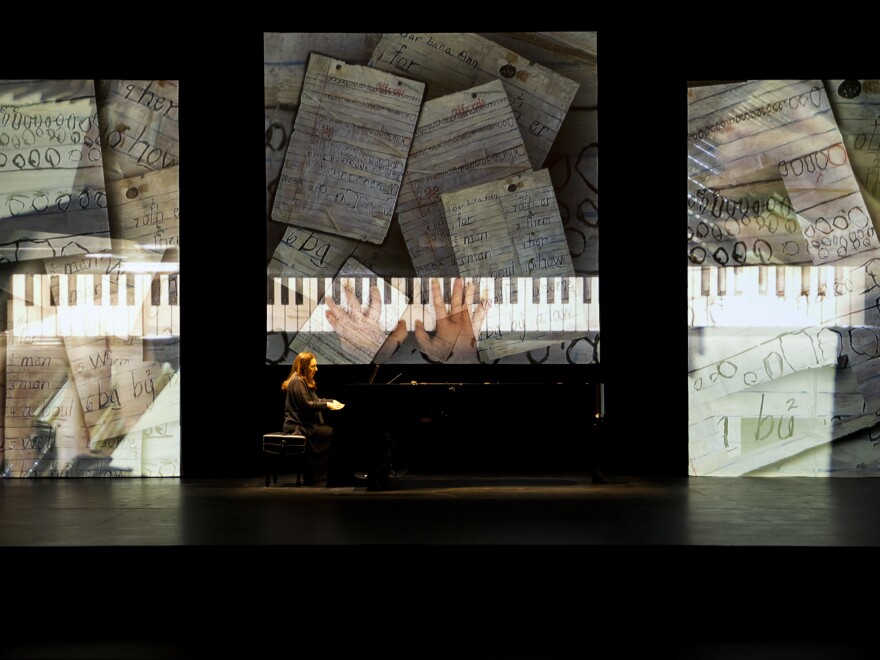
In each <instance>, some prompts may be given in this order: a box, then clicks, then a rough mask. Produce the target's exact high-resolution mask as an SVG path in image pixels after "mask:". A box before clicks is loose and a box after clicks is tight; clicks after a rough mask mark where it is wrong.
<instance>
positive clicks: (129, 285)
mask: <svg viewBox="0 0 880 660" xmlns="http://www.w3.org/2000/svg"><path fill="white" fill-rule="evenodd" d="M133 277H134V276H133V275H129V276H128V277H127V278H126V281H125V304H126V305H128V306H129V307H133V306H134V304H135V301H134V280H133V279H132V278H133Z"/></svg>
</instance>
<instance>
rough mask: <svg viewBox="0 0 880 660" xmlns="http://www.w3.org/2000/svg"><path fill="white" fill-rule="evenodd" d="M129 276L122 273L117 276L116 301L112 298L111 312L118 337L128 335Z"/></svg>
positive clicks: (115, 333)
mask: <svg viewBox="0 0 880 660" xmlns="http://www.w3.org/2000/svg"><path fill="white" fill-rule="evenodd" d="M127 284H128V276H127V275H126V274H125V273H120V274H119V275H118V276H117V277H116V283H115V295H116V301H115V302H114V301H113V299H112V297H111V300H110V308H111V314H112V317H113V321H112V325H113V334H114V335H116V336H117V337H125V336H127V335H128V315H127V310H126V305H127V300H126V298H127V292H128V287H127Z"/></svg>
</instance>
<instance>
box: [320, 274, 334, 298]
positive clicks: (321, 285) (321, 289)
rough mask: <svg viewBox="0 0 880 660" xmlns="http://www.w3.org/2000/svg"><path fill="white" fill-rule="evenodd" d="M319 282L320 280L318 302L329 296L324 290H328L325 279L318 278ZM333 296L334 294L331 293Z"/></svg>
mask: <svg viewBox="0 0 880 660" xmlns="http://www.w3.org/2000/svg"><path fill="white" fill-rule="evenodd" d="M317 280H318V286H317V289H316V295H317V299H318V300H322V299H323V298H324V296H325V295H326V294H327V292H326V291H325V290H324V289H326V288H327V287H326V282H325V279H324V278H323V277H319V278H317ZM331 294H332V292H331Z"/></svg>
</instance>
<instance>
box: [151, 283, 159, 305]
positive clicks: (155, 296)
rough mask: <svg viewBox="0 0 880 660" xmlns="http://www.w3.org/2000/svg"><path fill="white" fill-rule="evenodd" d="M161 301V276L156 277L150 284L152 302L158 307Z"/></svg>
mask: <svg viewBox="0 0 880 660" xmlns="http://www.w3.org/2000/svg"><path fill="white" fill-rule="evenodd" d="M160 301H161V296H160V295H159V278H158V277H154V278H153V281H152V282H151V284H150V302H151V303H152V304H153V305H154V306H156V307H158V306H159V303H160Z"/></svg>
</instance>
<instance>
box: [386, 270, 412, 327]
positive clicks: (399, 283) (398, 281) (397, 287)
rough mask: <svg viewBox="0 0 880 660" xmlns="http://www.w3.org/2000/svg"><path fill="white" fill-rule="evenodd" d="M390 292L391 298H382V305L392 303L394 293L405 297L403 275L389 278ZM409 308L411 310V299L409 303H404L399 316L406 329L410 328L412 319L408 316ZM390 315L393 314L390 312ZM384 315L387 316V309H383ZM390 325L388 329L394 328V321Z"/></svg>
mask: <svg viewBox="0 0 880 660" xmlns="http://www.w3.org/2000/svg"><path fill="white" fill-rule="evenodd" d="M395 292H396V293H395ZM390 293H391V299H385V300H383V306H384V307H389V306H390V305H392V304H393V300H394V297H395V296H396V295H399V296H401V297H403V298H405V297H406V278H405V277H392V278H391V292H390ZM411 310H412V301H409V304H407V305H406V308H405V309H404V310H403V314H402V315H401V317H400V318H401V319H402V320H403V322H404V323H405V324H406V329H407V331H411V330H412V319H411V318H410V313H411ZM392 315H393V313H392ZM385 317H386V318H388V317H389V312H388V310H387V309H386V311H385ZM392 325H393V326H394V327H392V328H390V330H394V328H396V327H397V325H396V324H394V323H392ZM390 330H389V331H390Z"/></svg>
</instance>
